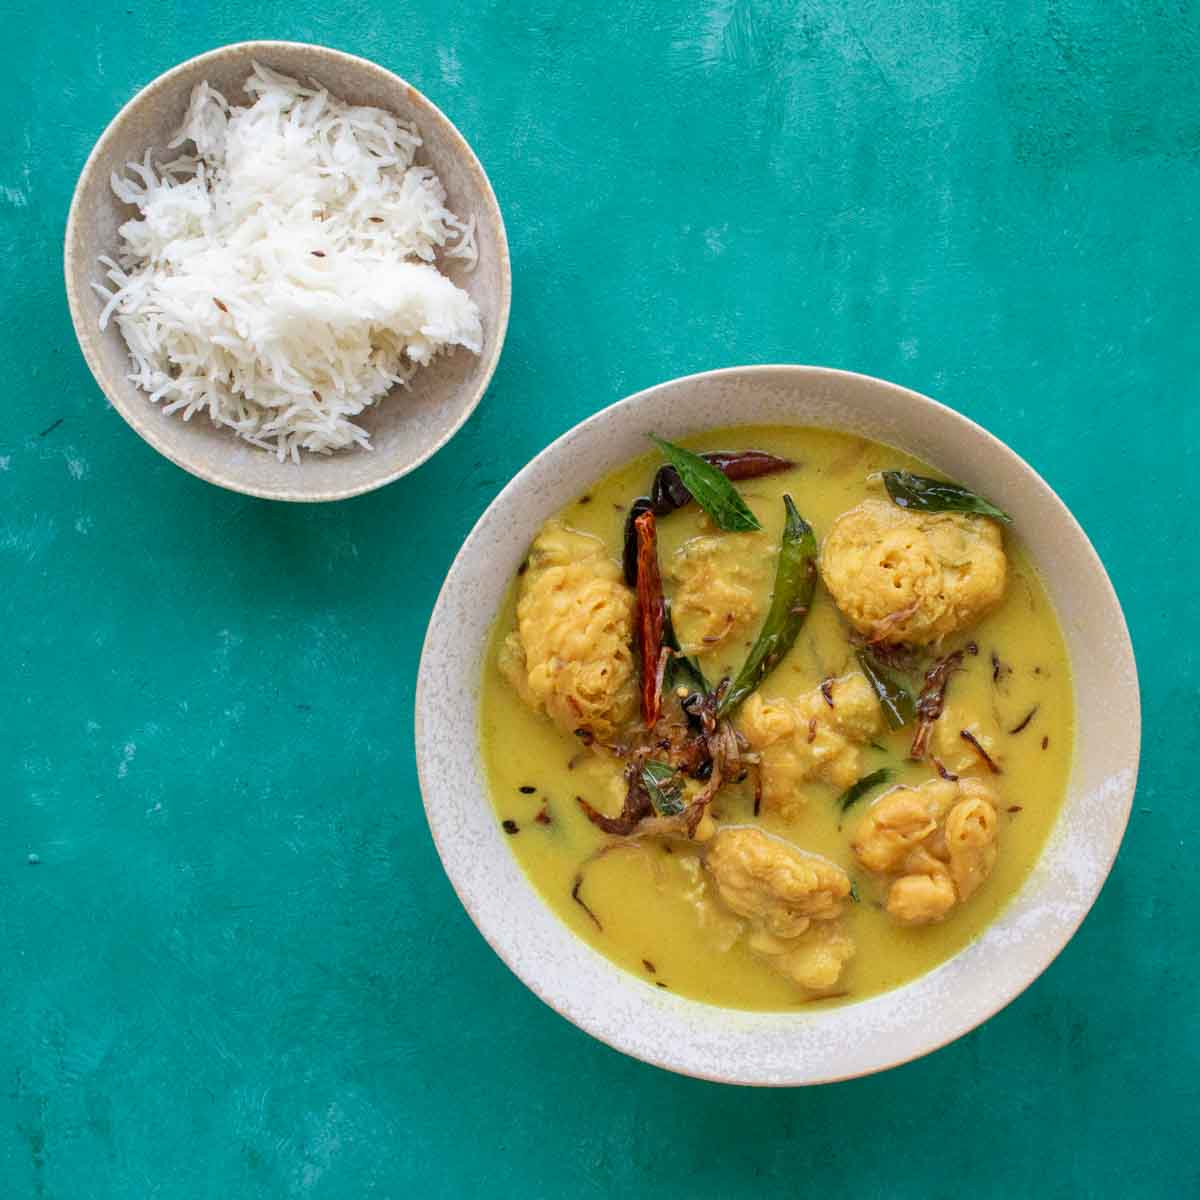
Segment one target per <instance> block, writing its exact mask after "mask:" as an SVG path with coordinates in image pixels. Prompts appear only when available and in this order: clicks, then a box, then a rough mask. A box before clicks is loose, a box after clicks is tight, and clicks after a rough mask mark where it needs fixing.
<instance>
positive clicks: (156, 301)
mask: <svg viewBox="0 0 1200 1200" xmlns="http://www.w3.org/2000/svg"><path fill="white" fill-rule="evenodd" d="M245 90H246V92H247V93H248V94H249V95H250V96H251V97H252V98H253V103H252V104H251V105H250V106H249V107H247V108H236V107H231V106H230V105H229V103H228V101H226V99H225V97H224V96H222V95H221V94H220V93H219V92H217V91H215V90H214V89H213V88H210V87H209V86H208V84H207V83H200V84H198V85H197V86H196V88H195V90H194V91H193V92H192V99H191V104H190V106H189V108H188V112H187V116H186V117H185V119H184V122H183V126H182V128H181V129H180V130H179V133H178V134H177V135H176V137H175V139H174V140H173V141H172V142H171V144H170V148H171V149H172V150H174V149H176V148H177V147H180V146H182V145H183V144H184V143H185V142H191V143H192V144H193V145H194V147H195V154H194V155H191V154H181V155H180V156H178V157H176V158H174V159H173V160H172V161H169V162H163V163H160V164H159V165H157V166H155V165H154V163H153V162H152V161H151V154H150V151H147V152H146V156H145V158H144V159H143V161H142V162H140V163H130V164H129V166H128V172H129V176H131V178H121V177H119V176H118V175H116V174H114V175H113V176H112V188H113V191H114V192H115V193H116V195H117V196H118V198H119V199H121V200H122V201H124V202H125V203H127V204H133V205H136V206H137V209H138V211H139V213H140V216H139V217H137V218H134V219H133V220H130V221H127V222H125V224H124V225H122V226H121V228H120V236H121V249H120V251H119V252H118V254H117V255H116V257H115V259H114V258H109V257H103V258H101V260H100V261H101V263H102V264H103V265H104V266H105V267H106V268H107V278H108V281H109V282H110V284H111V285H112V286H111V288H110V287H105V286H103V285H101V284H99V283H94V284H93V287H95V288H96V290H97V291H98V292H99V293H100V294H101V295H102V296H103V297H104V299H105V301H106V303H105V306H104V310H103V312H102V313H101V314H100V327H101V329H103V328H105V327H106V326H107V324H108V321H109V319H110V318H113V319H115V320H116V322H117V325H118V327H119V328H120V330H121V333H122V334H123V335H124V337H125V341H126V343H127V344H128V346H129V352H130V355H131V357H132V360H133V371H132V373H131V375H130V378H131V379H132V380H133V381H134V382H135V383H136V384H137V385H138V386H139V387H140V388H142V389H144V390H145V391H146V392H148V393H149V396H150V399H151V400H152V401H154V402H156V403H160V404H162V406H163V411H164V412H167V413H175V412H178V413H181V414H182V416H183V419H184V420H189V419H190V418H191V417H192V415H193V414H194V413H196V412H207V413H208V415H209V417H210V418H211V419H212V421H213V422H214V424H217V425H227V426H229V427H230V428H231V429H234V430H235V431H236V432H237V433H238V435H239V436H240V437H243V438H245V439H246V440H247V441H249V442H253V443H254V445H256V446H261V447H263V448H264V449H269V450H274V451H275V452H276V453H277V454H278V456H279V458H280V459H281V460H282V459H284V458H286V457H288V456H289V455H290V457H291V458H292V459H293V460H294V461H296V462H299V461H300V452H301V451H302V450H309V451H315V452H317V453H321V454H328V453H331V452H332V451H334V450H339V449H342V448H344V447H348V446H361V447H364V448H368V449H369V448H370V442H369V439H368V435H367V432H366V430H364V429H363V428H362V427H361V426H359V425H357V424H355V422H354V421H353V420H352V419H351V418H353V417H355V416H357V415H358V414H359V413H361V412H362V411H363V410H364V409H365V408H366V407H367V406H368V405H371V404H374V403H375V402H376V401H377V400H378V399H379V398H380V397H381V396H383V395H384V394H386V393H387V392H388V391H389V390H390V389H391V388H392V387H393V385H395V384H397V383H401V384H407V382H408V380H409V379H410V378H411V376H412V375H413V373H414V372H415V371H416V369H417V368H418V367H419V366H422V365H425V364H427V363H429V362H430V361H431V360H432V359H433V358H434V357H435V356H436V355H437V354H439V353H441V352H443V351H445V350H447V349H449V348H452V347H454V346H464V347H466V348H467V349H468V350H470V351H472V352H474V353H476V354H478V353H479V351H480V349H481V347H482V344H483V330H482V326H481V322H480V316H479V309H478V308H477V307H476V305H475V303H474V301H473V300H472V299H471V298H470V296H468V295H467V293H466V292H465V291H463V289H462V288H460V287H457V286H456V285H455V284H454V283H452V282H451V281H450V280H449V279H448V278H446V276H444V275H442V274H441V273H440V272H439V271H438V269H437V267H436V266H435V265H434V263H435V258H436V255H437V254H438V252H439V251H440V252H441V253H442V254H443V256H444V257H446V258H455V259H462V260H465V264H466V267H467V269H468V270H469V269H472V268H473V267H474V265H475V261H476V257H477V252H476V247H475V229H474V222H473V220H466V221H464V220H460V219H459V218H458V217H456V216H455V215H454V214H453V213H452V212H450V210H449V209H448V208H447V207H446V192H445V189H444V188H443V187H442V184H441V182H440V181H439V179H438V178H437V176H436V175H435V174H434V173H433V171H432V170H431V169H430V168H429V167H424V166H414V165H413V155H414V153H415V152H416V150H417V148H418V147H419V146H420V145H421V139H420V137H419V136H418V133H417V130H416V129H415V128H414V127H413V126H411V125H408V124H406V123H405V122H403V121H401V120H399V119H398V118H397V117H395V116H394V115H392V114H391V113H388V112H384V111H383V110H381V109H378V108H363V107H358V106H355V105H350V104H345V103H342V102H341V101H339V100H336V99H334V98H333V97H331V96H330V95H329V94H328V93H327V92H326V91H325V90H324V89H322V88H319V87H315V86H314V87H305V86H303V85H301V84H300V83H298V82H297V81H296V80H294V79H290V78H288V77H287V76H285V75H279V74H277V73H276V72H274V71H270V70H268V69H267V68H265V67H263V66H260V65H259V64H257V63H255V64H254V70H253V73H252V74H251V75H250V77H249V78H248V79H247V80H246V83H245Z"/></svg>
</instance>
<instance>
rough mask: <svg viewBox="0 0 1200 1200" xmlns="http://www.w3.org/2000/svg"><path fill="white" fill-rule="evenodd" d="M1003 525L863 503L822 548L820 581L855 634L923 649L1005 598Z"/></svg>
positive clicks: (841, 520) (843, 518)
mask: <svg viewBox="0 0 1200 1200" xmlns="http://www.w3.org/2000/svg"><path fill="white" fill-rule="evenodd" d="M1005 573H1006V559H1005V555H1004V541H1003V537H1002V535H1001V533H1000V527H999V525H997V524H996V522H995V521H993V520H991V519H990V518H989V517H981V516H976V515H975V514H973V513H921V512H912V511H910V510H905V509H902V508H900V507H899V506H898V505H895V504H892V503H891V502H890V501H887V500H864V501H863V502H862V503H861V504H859V505H857V506H856V507H854V508H852V509H850V510H849V511H847V512H844V513H842V515H841V516H840V517H838V519H837V520H836V521H835V522H834V523H833V527H832V528H831V529H830V531H829V534H828V536H827V537H826V538H825V542H824V545H823V546H822V547H821V578H822V579H823V580H824V582H825V586H826V588H828V590H829V594H830V595H831V596H832V597H833V600H834V603H835V604H836V605H837V606H838V608H839V609H840V610H841V612H842V615H843V616H845V618H846V620H848V621H849V622H850V624H851V625H853V626H854V628H855V629H857V630H858V631H859V633H862V634H865V635H866V636H867V637H869V638H871V639H873V640H876V641H881V642H889V643H900V642H905V643H910V644H913V645H918V646H924V645H929V644H930V643H934V642H940V641H941V640H942V639H943V638H945V637H947V636H949V635H950V634H952V633H955V632H956V631H958V630H960V629H964V628H966V627H967V626H969V625H971V624H973V623H974V622H975V621H977V620H979V618H980V617H982V616H983V615H984V614H985V613H986V612H988V611H989V610H990V609H991V608H993V607H994V606H995V605H996V604H998V603H999V602H1000V599H1001V597H1002V596H1003V595H1004V580H1005Z"/></svg>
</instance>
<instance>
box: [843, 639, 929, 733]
mask: <svg viewBox="0 0 1200 1200" xmlns="http://www.w3.org/2000/svg"><path fill="white" fill-rule="evenodd" d="M855 657H856V658H857V659H858V665H859V666H860V667H862V673H863V674H864V675H865V676H866V677H867V682H868V683H869V684H870V685H871V687H872V688H874V689H875V695H876V696H878V697H879V707H880V708H882V709H883V715H884V717H885V718H887V723H888V728H889V729H903V728H904V726H905V725H907V724H908V723H909V721H911V720H912V719H913V718H914V717H915V716H916V715H917V706H916V702H915V701H914V700H913V698H912V693H911V692H909V691H908V690H907V689H906V688H905V687H904V685H903V684H902V683H901V682H900V681H899V680H898V679H897V678H896V677H895V676H894V675H893V674H892V673H891V672H890V671H889V670H888V669H887V668H886V667H885V666H882V665H881V664H880V663H877V662H876V661H875V659H874V658H872V656H871V655H870V654H869V653H868V652H867V651H866V650H859V651H858V652H857V654H856V655H855Z"/></svg>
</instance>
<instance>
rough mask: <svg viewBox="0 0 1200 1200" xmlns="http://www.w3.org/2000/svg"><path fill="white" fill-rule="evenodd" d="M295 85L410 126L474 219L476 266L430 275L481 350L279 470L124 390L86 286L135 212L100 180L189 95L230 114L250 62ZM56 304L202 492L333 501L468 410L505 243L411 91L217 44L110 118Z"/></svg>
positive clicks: (167, 136) (361, 62)
mask: <svg viewBox="0 0 1200 1200" xmlns="http://www.w3.org/2000/svg"><path fill="white" fill-rule="evenodd" d="M253 61H257V62H260V63H262V64H263V66H266V67H271V68H273V69H274V70H276V71H282V72H283V73H284V74H285V75H292V76H294V77H296V78H298V79H300V80H302V81H308V80H310V79H315V80H316V81H317V82H318V83H320V84H323V85H324V86H325V87H326V88H327V89H328V90H329V92H330V93H331V94H332V95H334V96H337V97H338V98H339V99H342V100H347V101H350V102H353V103H357V104H369V105H373V106H375V107H378V108H384V109H387V110H389V111H390V112H393V113H395V114H396V115H397V116H399V117H401V118H403V119H404V120H406V121H411V122H413V123H415V124H416V126H417V129H418V131H419V132H420V135H421V138H422V139H423V143H424V144H423V145H422V147H421V149H420V151H419V152H418V154H417V159H416V161H417V162H418V163H423V164H427V165H429V166H432V167H433V168H434V170H435V171H436V172H437V175H438V177H439V178H440V179H441V181H442V183H443V184H444V185H445V188H446V191H447V194H448V200H447V203H448V206H449V207H450V209H451V210H452V211H453V212H455V213H457V214H458V215H459V216H461V217H464V218H466V217H474V218H475V221H476V227H475V236H476V244H477V245H478V247H479V263H478V266H477V267H476V269H475V270H474V271H466V270H465V269H464V268H463V267H462V266H461V264H456V262H455V260H453V259H448V260H445V261H444V262H442V263H440V264H439V269H440V270H441V271H442V272H443V273H445V274H446V275H449V276H450V278H452V279H453V280H454V281H455V283H457V284H459V285H460V286H461V287H463V288H465V289H466V290H467V291H468V292H469V293H470V295H471V297H472V298H473V299H474V300H475V303H476V304H477V305H478V306H479V310H480V314H481V316H482V318H483V337H484V345H483V352H482V354H479V355H474V354H469V353H468V352H467V351H465V350H463V349H461V348H459V349H458V350H456V351H455V352H454V353H452V354H447V355H444V356H442V357H441V358H440V359H438V361H437V362H436V363H434V364H432V365H431V366H429V367H427V368H423V369H422V370H420V371H418V372H417V374H416V376H415V377H414V379H413V381H412V386H411V388H409V389H404V388H400V387H396V388H394V389H393V390H392V392H391V393H389V394H388V395H387V396H385V397H383V398H382V399H381V400H380V401H379V403H378V404H376V405H375V406H373V407H372V408H370V409H368V410H367V411H366V412H364V413H363V414H362V415H361V416H360V417H358V418H357V421H358V422H359V423H360V424H361V425H363V427H364V428H366V429H367V431H368V432H369V433H370V435H371V444H372V446H373V449H372V450H369V451H366V450H352V451H343V452H341V453H338V454H334V455H331V456H328V457H326V456H324V455H316V454H313V455H307V456H305V458H304V461H303V462H301V463H291V462H280V461H279V460H278V459H277V458H276V456H275V455H274V454H272V453H270V452H268V451H266V450H260V449H258V448H256V447H254V446H252V445H250V444H249V443H248V442H245V441H243V440H242V439H240V438H238V437H237V436H235V434H234V433H233V432H232V431H231V430H229V429H224V428H218V427H216V426H214V425H213V424H212V422H211V421H209V420H208V418H207V417H205V416H204V415H203V414H197V415H196V416H194V417H193V418H192V419H191V420H190V421H183V420H181V419H180V417H179V415H178V414H173V415H171V416H165V415H164V414H163V413H162V411H161V409H160V408H159V407H158V405H156V404H153V403H151V401H150V399H149V397H148V396H147V395H146V394H145V393H144V392H142V391H140V390H139V389H138V388H137V387H135V386H134V384H133V383H131V382H130V380H129V379H128V374H129V369H130V368H129V352H128V350H127V349H126V347H125V341H124V339H123V338H122V336H121V332H120V330H119V329H118V328H117V325H116V322H115V321H114V322H110V323H109V326H108V328H107V329H106V330H105V331H104V332H103V333H102V332H101V331H100V329H99V325H98V318H99V316H100V311H101V308H102V307H103V303H102V301H101V300H100V298H99V297H98V296H97V294H96V292H95V290H94V289H93V288H92V287H91V286H90V285H91V281H92V280H98V281H99V280H102V279H103V275H104V271H103V268H102V267H100V265H99V264H98V263H97V261H96V259H97V257H98V256H99V255H101V254H113V253H114V251H115V250H116V248H117V241H118V238H117V229H118V227H119V226H120V225H121V224H122V223H123V222H124V221H127V220H128V219H129V218H130V217H131V216H133V215H134V214H135V211H136V210H135V209H133V208H132V207H131V206H129V205H125V204H122V203H121V202H120V201H119V200H118V199H117V198H116V196H114V195H113V191H112V188H111V186H110V185H109V177H110V175H111V174H112V173H113V172H117V173H118V174H123V173H124V171H125V164H126V163H128V162H132V161H139V160H140V159H141V158H142V156H143V155H144V154H145V152H146V150H147V148H152V149H154V150H155V152H156V161H159V158H158V153H159V152H161V151H163V150H165V149H166V147H167V143H168V142H169V141H170V140H171V138H172V136H173V135H174V133H175V131H176V130H177V129H178V128H179V125H180V123H181V122H182V120H183V115H184V113H185V112H186V111H187V104H188V98H189V97H190V95H191V92H192V88H193V87H194V86H195V85H196V84H197V83H199V82H200V81H201V80H207V81H208V82H209V83H211V84H212V85H213V86H214V87H216V88H217V89H218V90H219V91H221V92H223V93H224V95H225V96H226V97H227V98H228V99H229V101H230V103H232V104H246V103H248V99H247V97H246V95H245V93H244V92H243V91H242V84H243V83H244V82H245V80H246V77H247V76H248V75H249V73H250V69H251V63H252V62H253ZM64 266H65V271H66V282H67V298H68V301H69V303H70V307H71V319H72V320H73V321H74V323H75V334H76V336H77V337H78V338H79V345H80V347H81V348H82V350H83V353H84V356H85V358H86V359H87V363H88V366H89V367H90V368H91V371H92V374H93V375H94V376H95V377H96V382H97V383H98V384H99V385H100V387H101V388H102V389H103V391H104V394H105V395H106V396H107V397H108V399H109V400H110V401H111V403H112V405H113V407H114V408H115V409H116V410H117V411H118V412H119V413H120V414H121V416H123V417H124V418H125V420H126V421H128V422H129V424H130V425H131V426H132V427H133V428H134V430H135V431H136V432H137V433H138V434H140V435H141V436H142V437H143V438H145V440H146V441H147V442H149V443H150V445H151V446H153V447H154V448H155V449H156V450H158V451H159V452H160V453H162V454H165V455H166V456H167V458H169V459H170V460H171V461H172V462H174V463H177V464H178V465H179V466H181V467H183V468H184V469H185V470H188V471H191V472H192V474H193V475H198V476H200V478H201V479H206V480H208V481H209V482H210V483H215V484H219V485H220V486H221V487H226V488H231V489H232V490H233V491H237V492H246V493H248V494H249V495H252V496H265V497H267V498H268V499H272V500H309V501H312V500H340V499H343V498H344V497H347V496H355V495H358V494H359V493H361V492H369V491H371V490H372V489H374V488H377V487H382V486H383V485H384V484H385V483H390V482H391V481H392V480H394V479H398V478H399V477H400V476H401V475H405V474H407V473H408V472H409V471H411V470H413V469H414V468H415V467H417V466H419V465H420V464H421V463H423V462H424V461H425V460H426V459H427V458H429V456H430V455H432V454H433V453H434V452H435V451H437V450H438V449H439V448H440V447H441V446H444V445H445V444H446V442H448V441H449V440H450V438H451V437H453V435H454V434H455V433H456V432H457V431H458V429H459V428H460V427H461V426H462V424H463V423H464V422H465V421H466V419H467V418H468V417H469V416H470V415H471V413H472V412H473V411H474V409H475V406H476V405H477V404H478V403H479V400H480V397H482V395H483V393H484V391H485V390H486V388H487V385H488V382H489V381H490V380H491V378H492V373H493V372H494V371H495V369H496V363H497V361H498V360H499V358H500V348H501V346H502V345H503V344H504V334H505V331H506V329H507V328H508V310H509V300H510V294H511V290H512V282H511V275H510V270H509V261H508V242H507V240H506V238H505V233H504V222H503V220H502V219H501V217H500V209H499V207H498V205H497V204H496V197H495V194H494V193H493V192H492V187H491V184H490V183H489V182H488V177H487V175H486V174H485V173H484V170H483V167H481V166H480V165H479V160H478V159H477V158H476V157H475V155H474V153H473V152H472V150H471V147H470V146H468V145H467V143H466V140H465V139H464V138H463V136H462V134H461V133H459V132H458V130H457V129H455V127H454V126H453V125H452V124H451V123H450V121H449V120H448V119H447V118H446V117H445V116H444V115H443V113H442V112H441V111H440V110H439V109H438V108H436V107H435V106H434V105H433V104H432V103H431V102H430V101H429V100H427V99H426V98H425V97H424V96H422V95H421V93H420V92H418V91H417V90H416V89H415V88H413V87H411V86H410V85H409V84H407V83H405V81H404V80H403V79H401V78H399V77H398V76H396V75H393V74H392V73H391V72H390V71H385V70H384V69H383V68H382V67H378V66H376V65H375V64H374V63H371V62H367V61H366V59H362V58H355V57H354V56H353V55H350V54H342V53H341V52H340V51H337V50H328V49H326V48H325V47H323V46H309V45H304V44H301V43H296V42H239V43H237V44H235V45H232V46H222V47H221V48H220V49H218V50H212V51H210V52H209V53H207V54H202V55H200V56H199V57H198V58H193V59H189V60H188V61H187V62H185V63H182V64H181V65H179V66H177V67H175V68H173V69H172V70H170V71H168V72H167V73H166V74H165V75H160V76H159V77H158V78H157V79H155V80H154V81H153V82H152V83H150V84H149V85H148V86H147V87H145V88H143V89H142V91H140V92H138V94H137V95H136V96H134V98H133V99H132V100H130V101H129V103H128V104H126V105H125V107H124V108H123V109H121V111H120V112H119V113H117V115H116V116H115V117H114V118H113V119H112V121H111V122H110V124H109V126H108V128H107V129H106V130H105V131H104V133H103V134H102V135H101V137H100V140H99V141H98V142H97V143H96V147H95V149H94V150H93V151H92V153H91V155H90V157H89V158H88V160H87V163H86V165H85V166H84V168H83V173H82V174H81V175H80V177H79V183H78V185H77V187H76V189H75V197H74V199H73V200H72V202H71V211H70V214H69V216H68V218H67V234H66V246H65V254H64Z"/></svg>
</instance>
